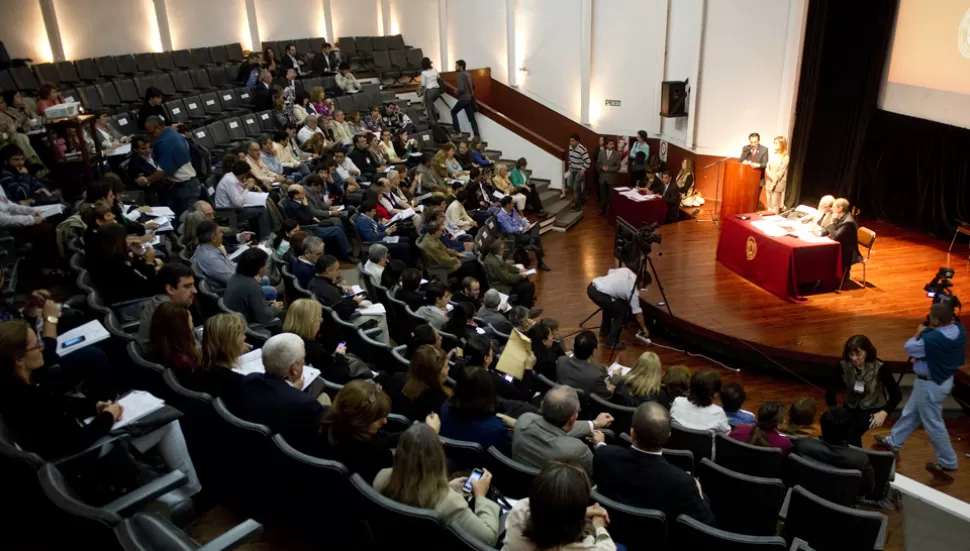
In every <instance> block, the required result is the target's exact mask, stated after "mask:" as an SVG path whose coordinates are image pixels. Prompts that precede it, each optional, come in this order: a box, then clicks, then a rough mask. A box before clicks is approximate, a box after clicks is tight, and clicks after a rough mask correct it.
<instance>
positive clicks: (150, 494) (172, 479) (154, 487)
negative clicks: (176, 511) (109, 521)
mask: <svg viewBox="0 0 970 551" xmlns="http://www.w3.org/2000/svg"><path fill="white" fill-rule="evenodd" d="M188 481H189V477H188V476H186V475H185V473H183V472H181V471H172V472H170V473H168V474H167V475H165V476H163V477H161V478H156V479H155V480H153V481H151V482H149V483H148V484H145V485H144V486H142V487H140V488H138V489H136V490H133V491H131V492H128V493H127V494H125V495H123V496H121V497H119V498H118V499H116V500H114V501H112V502H111V503H109V504H107V505H105V506H104V507H103V508H104V509H106V510H108V511H111V512H112V513H115V514H118V515H121V516H129V515H130V514H131V513H133V512H134V510H135V509H137V508H139V507H141V506H142V505H144V504H146V503H148V502H149V501H152V500H154V499H155V498H157V497H160V496H163V495H165V494H167V493H169V492H171V491H172V490H174V489H176V488H179V487H181V486H184V485H185V484H186V483H188Z"/></svg>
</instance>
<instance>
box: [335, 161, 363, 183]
mask: <svg viewBox="0 0 970 551" xmlns="http://www.w3.org/2000/svg"><path fill="white" fill-rule="evenodd" d="M351 170H356V171H357V176H359V175H360V169H359V168H357V165H355V164H354V162H353V161H351V160H350V157H344V162H342V163H340V164H339V165H337V174H339V175H340V177H341V178H343V179H344V180H346V179H347V178H355V177H356V176H355V175H353V174H351V173H350V171H351Z"/></svg>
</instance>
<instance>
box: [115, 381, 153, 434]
mask: <svg viewBox="0 0 970 551" xmlns="http://www.w3.org/2000/svg"><path fill="white" fill-rule="evenodd" d="M118 404H119V405H121V408H122V411H121V419H119V420H117V421H115V424H114V425H111V430H116V429H120V428H122V427H124V426H126V425H130V424H131V423H134V422H135V421H137V420H139V419H141V418H142V417H144V416H146V415H148V414H149V413H154V412H156V411H158V410H160V409H162V408H163V407H165V400H162V399H161V398H156V397H155V396H152V394H151V393H149V392H144V391H142V390H133V391H131V392H129V393H128V394H127V395H126V396H124V397H123V398H121V399H120V400H118Z"/></svg>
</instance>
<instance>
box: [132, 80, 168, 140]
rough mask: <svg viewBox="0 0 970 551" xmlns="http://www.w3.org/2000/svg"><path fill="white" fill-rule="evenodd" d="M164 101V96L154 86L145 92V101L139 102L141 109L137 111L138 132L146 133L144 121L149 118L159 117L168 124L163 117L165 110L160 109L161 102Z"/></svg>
mask: <svg viewBox="0 0 970 551" xmlns="http://www.w3.org/2000/svg"><path fill="white" fill-rule="evenodd" d="M164 99H165V94H163V93H162V91H161V90H159V89H158V88H155V87H154V86H152V87H150V88H148V89H147V90H145V99H143V100H142V102H141V107H140V108H139V109H138V131H139V132H146V131H147V130H146V128H145V121H147V120H148V118H149V117H159V118H161V119H162V120H163V121H166V124H167V123H168V120H167V119H166V117H165V108H164V107H162V101H163V100H164Z"/></svg>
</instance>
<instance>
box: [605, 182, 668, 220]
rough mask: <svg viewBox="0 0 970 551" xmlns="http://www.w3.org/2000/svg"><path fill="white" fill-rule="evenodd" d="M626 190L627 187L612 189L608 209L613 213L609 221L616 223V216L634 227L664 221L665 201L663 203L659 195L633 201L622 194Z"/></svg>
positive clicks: (665, 213) (665, 212)
mask: <svg viewBox="0 0 970 551" xmlns="http://www.w3.org/2000/svg"><path fill="white" fill-rule="evenodd" d="M627 191H628V189H627V190H622V189H621V190H618V189H616V188H614V189H613V192H612V193H613V196H612V197H610V211H611V212H612V214H613V218H612V220H611V222H612V223H613V224H616V219H617V218H622V219H624V220H626V221H627V222H629V223H630V224H632V225H633V227H634V228H639V227H640V226H642V225H644V224H652V223H654V222H657V223H659V224H663V223H664V217H665V216H667V203H664V202H663V199H661V198H660V196H659V195H657V196H655V197H654V198H653V199H650V200H649V201H634V200H633V199H630V198H629V197H626V196H624V195H622V194H623V193H626V192H627Z"/></svg>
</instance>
